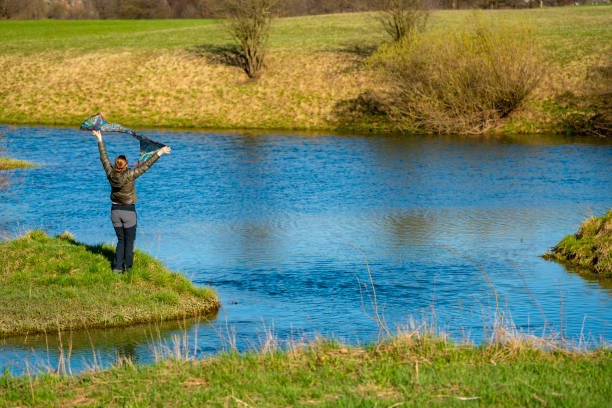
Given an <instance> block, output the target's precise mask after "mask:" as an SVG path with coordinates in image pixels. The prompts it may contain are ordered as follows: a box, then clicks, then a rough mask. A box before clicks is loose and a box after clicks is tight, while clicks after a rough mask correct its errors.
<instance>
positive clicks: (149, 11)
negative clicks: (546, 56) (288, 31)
mask: <svg viewBox="0 0 612 408" xmlns="http://www.w3.org/2000/svg"><path fill="white" fill-rule="evenodd" d="M574 1H575V0H426V1H424V6H425V7H427V8H431V9H437V8H450V9H453V8H522V7H537V6H541V5H542V4H543V5H548V6H556V5H568V4H573V3H574ZM589 1H590V0H589ZM581 2H583V1H581ZM225 3H226V1H225V0H0V19H42V18H52V19H150V18H215V17H222V16H224V15H225V14H226V13H225V9H226V7H225V5H226V4H225ZM380 3H381V0H285V1H283V2H282V5H281V7H279V8H278V10H277V13H278V14H279V15H281V16H300V15H311V14H330V13H344V12H357V11H370V10H378V9H380Z"/></svg>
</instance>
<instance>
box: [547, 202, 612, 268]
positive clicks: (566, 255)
mask: <svg viewBox="0 0 612 408" xmlns="http://www.w3.org/2000/svg"><path fill="white" fill-rule="evenodd" d="M543 256H544V258H546V259H551V260H554V261H558V262H561V263H563V264H566V265H568V266H570V267H573V268H575V269H576V270H577V271H578V272H585V273H590V274H595V275H597V276H598V277H602V278H604V277H612V210H610V211H608V212H607V213H606V214H605V215H603V216H602V217H592V218H590V219H588V220H586V221H585V222H584V223H583V224H582V226H581V227H580V229H579V230H578V232H577V233H576V234H574V235H568V236H567V237H565V238H563V240H562V241H561V242H559V243H558V244H557V245H556V246H555V247H554V248H553V249H552V250H551V251H550V252H548V253H546V254H544V255H543Z"/></svg>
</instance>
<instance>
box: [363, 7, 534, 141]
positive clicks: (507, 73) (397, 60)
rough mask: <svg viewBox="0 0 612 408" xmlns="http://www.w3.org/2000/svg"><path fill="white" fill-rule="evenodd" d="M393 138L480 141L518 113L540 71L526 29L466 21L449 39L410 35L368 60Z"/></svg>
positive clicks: (428, 34) (429, 34)
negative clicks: (446, 136) (401, 134)
mask: <svg viewBox="0 0 612 408" xmlns="http://www.w3.org/2000/svg"><path fill="white" fill-rule="evenodd" d="M370 63H371V65H372V66H373V67H374V68H375V69H376V70H377V72H378V73H379V75H380V77H381V79H382V82H383V89H385V91H384V93H385V96H386V97H385V100H386V102H385V105H386V111H387V113H388V115H389V117H390V119H391V120H392V121H393V122H394V123H395V124H396V125H397V127H398V128H400V129H401V130H410V131H415V130H419V131H428V132H435V133H461V134H480V133H483V132H486V131H487V130H488V129H490V128H491V127H493V126H495V125H496V124H497V123H498V122H499V121H500V120H501V119H502V118H504V117H506V116H508V115H509V114H510V113H511V112H513V111H515V110H516V109H518V108H519V107H520V105H521V103H523V102H524V101H525V99H526V98H527V97H528V95H529V94H530V93H531V92H532V91H533V89H534V88H535V87H536V85H537V84H538V81H539V80H540V77H541V76H542V72H543V71H544V68H543V65H542V64H543V63H542V59H541V58H540V51H539V48H538V46H537V44H536V42H535V40H534V33H533V32H532V30H530V29H529V28H527V27H522V26H521V27H517V26H509V25H499V24H496V25H495V26H494V25H493V24H485V23H483V22H480V21H478V20H477V19H472V20H468V21H467V22H466V24H465V25H464V28H463V29H462V30H460V31H454V32H442V33H440V32H435V33H434V32H422V33H419V32H414V33H413V34H412V35H409V36H406V37H405V38H403V39H402V40H400V41H398V42H397V43H394V44H387V45H383V46H382V47H381V48H380V49H379V50H378V51H377V52H376V53H375V54H374V55H373V56H372V57H371V59H370Z"/></svg>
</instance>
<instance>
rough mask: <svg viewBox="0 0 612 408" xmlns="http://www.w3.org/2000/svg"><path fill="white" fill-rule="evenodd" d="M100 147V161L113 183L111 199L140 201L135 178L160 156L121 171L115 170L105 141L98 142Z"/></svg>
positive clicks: (129, 201)
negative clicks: (109, 158) (137, 195)
mask: <svg viewBox="0 0 612 408" xmlns="http://www.w3.org/2000/svg"><path fill="white" fill-rule="evenodd" d="M98 149H99V150H100V161H101V162H102V166H104V171H105V172H106V178H107V179H108V182H109V183H110V185H111V195H110V199H111V201H112V202H114V203H118V204H134V203H135V202H136V201H138V199H137V198H136V186H135V185H134V180H136V179H137V178H138V177H140V176H142V174H143V173H144V172H145V171H147V170H149V168H150V167H151V166H152V165H153V163H155V161H156V160H157V159H158V158H159V156H158V155H157V154H154V155H153V156H151V157H150V158H149V159H148V160H147V161H146V162H144V163H143V164H141V165H140V166H138V167H136V168H135V169H127V170H124V171H123V172H121V173H120V172H118V171H116V170H115V168H114V167H113V166H112V165H111V163H110V161H109V160H108V155H107V154H106V147H104V142H98Z"/></svg>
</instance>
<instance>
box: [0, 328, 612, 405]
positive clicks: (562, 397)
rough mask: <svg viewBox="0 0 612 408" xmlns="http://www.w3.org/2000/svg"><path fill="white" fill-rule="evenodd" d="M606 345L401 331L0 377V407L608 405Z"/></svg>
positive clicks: (610, 370)
mask: <svg viewBox="0 0 612 408" xmlns="http://www.w3.org/2000/svg"><path fill="white" fill-rule="evenodd" d="M611 378H612V352H611V351H610V350H609V349H600V350H596V351H589V352H580V353H579V352H568V351H543V350H539V349H536V348H533V347H530V346H526V345H524V344H521V343H518V344H506V345H490V346H483V347H474V346H466V345H457V344H453V343H449V342H447V341H444V340H441V339H436V338H428V337H422V336H401V337H398V338H395V339H393V340H391V341H388V342H385V343H380V344H377V345H374V346H371V347H355V348H352V347H347V346H342V345H340V344H337V343H331V342H321V343H315V344H311V345H309V346H306V347H302V348H295V349H291V350H289V351H284V352H283V351H278V350H272V351H268V352H252V353H246V354H238V353H225V354H221V355H218V356H215V357H211V358H208V359H205V360H200V361H190V360H184V359H179V358H174V359H167V360H161V361H159V362H158V363H156V364H153V365H150V366H138V365H133V364H131V363H129V362H128V363H124V364H123V365H121V366H118V367H115V368H112V369H109V370H105V371H101V372H95V373H89V374H84V375H82V376H78V377H58V376H56V375H51V374H49V375H42V376H37V377H30V376H22V377H13V376H10V375H8V374H5V375H4V376H0V395H1V397H0V405H1V406H29V405H40V406H58V407H59V406H61V407H71V406H109V407H114V406H134V407H140V406H142V407H145V406H173V407H187V406H190V407H193V406H203V405H206V406H219V407H221V406H223V407H277V406H278V407H280V406H283V407H284V406H298V407H301V406H326V407H335V406H339V407H340V406H341V407H356V406H363V407H371V406H383V407H408V406H410V407H412V406H414V407H422V406H473V405H478V406H496V407H515V406H567V407H571V406H581V407H602V406H608V405H609V402H610V399H611V397H612V394H611V390H612V380H611Z"/></svg>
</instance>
